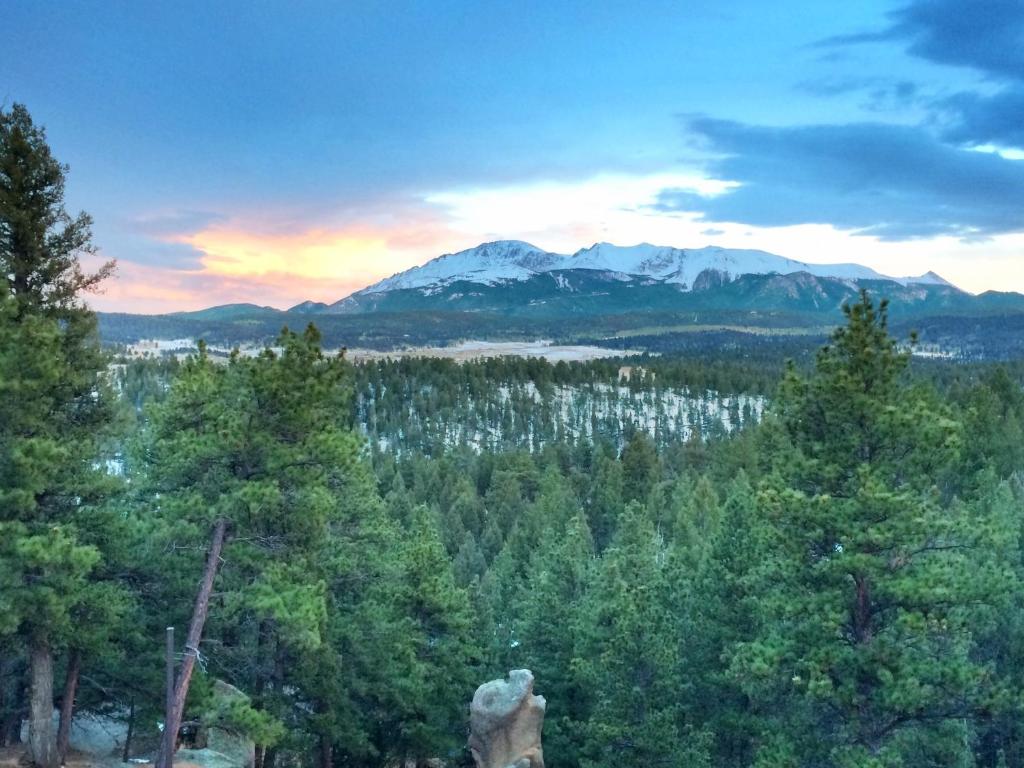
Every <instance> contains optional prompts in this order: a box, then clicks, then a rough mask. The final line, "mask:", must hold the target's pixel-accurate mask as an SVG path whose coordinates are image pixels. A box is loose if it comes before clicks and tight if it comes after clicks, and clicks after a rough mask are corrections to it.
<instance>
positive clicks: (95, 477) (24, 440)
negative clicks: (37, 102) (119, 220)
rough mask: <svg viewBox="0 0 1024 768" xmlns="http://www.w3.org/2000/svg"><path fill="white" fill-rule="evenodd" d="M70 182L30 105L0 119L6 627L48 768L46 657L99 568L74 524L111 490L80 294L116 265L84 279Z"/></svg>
mask: <svg viewBox="0 0 1024 768" xmlns="http://www.w3.org/2000/svg"><path fill="white" fill-rule="evenodd" d="M66 173H67V167H66V166H64V165H61V164H60V163H59V162H58V161H57V160H56V159H55V158H54V157H53V156H52V154H51V152H50V148H49V146H48V145H47V143H46V135H45V132H44V131H43V129H42V128H40V127H38V126H36V125H35V124H34V123H33V121H32V118H31V116H30V115H29V113H28V110H26V109H25V107H23V106H21V105H19V104H15V105H14V106H13V107H12V108H11V109H10V110H9V111H4V110H2V109H0V394H2V396H0V550H2V551H0V582H3V583H4V585H5V589H4V593H5V597H4V598H3V600H4V601H5V602H7V603H9V607H10V612H9V613H7V615H6V616H5V619H4V622H3V623H4V624H6V625H7V628H8V629H9V630H10V631H14V632H17V633H18V635H19V636H20V637H21V638H22V639H23V641H24V642H25V644H26V645H27V646H28V649H29V653H28V656H29V660H30V675H31V694H30V713H29V747H30V757H31V759H32V761H33V762H34V763H35V764H36V765H38V766H41V767H42V768H51V766H53V765H55V764H56V762H57V761H58V757H59V756H58V754H57V745H56V739H55V734H54V733H53V730H52V726H51V717H52V711H53V668H54V653H55V650H56V649H59V648H61V647H62V646H63V645H65V644H66V642H67V640H68V637H69V634H70V632H71V629H72V627H73V619H72V617H73V614H74V612H75V610H76V609H78V608H79V607H80V606H81V605H82V604H83V601H85V600H86V599H87V590H88V586H89V584H90V580H91V577H92V574H93V572H94V569H96V567H97V566H98V565H99V563H100V561H101V559H102V553H101V551H100V550H99V549H98V548H97V547H96V546H94V545H92V544H87V543H83V541H82V539H81V538H80V536H79V530H78V521H77V517H78V515H79V513H80V512H81V511H82V510H83V509H85V508H88V507H93V506H96V505H99V504H102V503H103V500H104V499H105V498H106V497H107V496H108V495H109V494H110V493H111V491H112V486H111V483H110V480H109V478H108V477H106V475H105V472H104V469H103V462H102V461H101V450H100V440H101V438H102V437H103V432H104V430H105V428H106V427H107V426H108V425H109V423H110V420H111V417H112V411H111V408H110V402H111V399H110V398H109V397H108V396H107V393H106V387H105V385H104V381H103V378H102V377H103V372H104V369H105V367H106V359H105V357H104V355H103V354H102V352H101V351H100V349H99V343H98V339H97V336H96V323H95V316H94V315H93V313H92V312H91V311H90V310H89V308H88V307H87V306H86V305H85V304H84V302H83V301H82V294H83V293H85V292H88V291H90V290H93V289H95V288H96V287H97V286H98V285H99V284H100V283H101V282H102V281H103V280H104V279H105V278H106V277H107V276H109V274H110V273H111V271H112V269H113V266H112V264H107V265H104V266H103V267H101V268H100V269H99V270H98V271H97V272H95V273H92V274H87V273H86V272H84V271H83V270H82V267H81V264H80V261H79V259H80V257H82V256H83V255H90V254H92V253H93V250H94V249H93V246H92V240H91V230H90V224H91V221H90V219H89V217H88V216H87V215H86V214H84V213H83V214H79V215H78V216H77V217H75V218H72V217H71V216H70V215H69V214H68V213H67V211H66V210H65V207H64V183H65V175H66Z"/></svg>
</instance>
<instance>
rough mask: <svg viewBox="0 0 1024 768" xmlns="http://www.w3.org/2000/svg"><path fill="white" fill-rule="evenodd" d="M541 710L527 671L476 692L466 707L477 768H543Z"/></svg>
mask: <svg viewBox="0 0 1024 768" xmlns="http://www.w3.org/2000/svg"><path fill="white" fill-rule="evenodd" d="M545 708H546V702H545V701H544V697H543V696H534V695H533V673H532V672H530V670H528V669H514V670H512V671H511V672H509V673H508V680H492V681H491V682H489V683H484V684H483V685H481V686H480V687H479V688H477V689H476V693H475V694H474V696H473V703H472V704H470V706H469V725H470V735H469V748H470V751H471V752H472V753H473V760H474V761H475V762H476V766H477V768H544V750H543V749H542V748H541V743H540V734H541V729H542V728H543V726H544V710H545Z"/></svg>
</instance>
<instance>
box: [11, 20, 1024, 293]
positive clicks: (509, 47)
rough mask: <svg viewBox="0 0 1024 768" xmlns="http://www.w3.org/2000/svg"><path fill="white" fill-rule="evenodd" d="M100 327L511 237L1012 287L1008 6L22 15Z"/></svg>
mask: <svg viewBox="0 0 1024 768" xmlns="http://www.w3.org/2000/svg"><path fill="white" fill-rule="evenodd" d="M2 15H3V27H4V30H3V44H2V45H0V104H4V105H7V106H9V105H10V104H12V103H16V102H17V103H23V104H25V105H26V106H27V107H28V109H29V110H30V112H31V113H32V115H33V118H34V119H35V120H36V122H38V123H40V124H42V125H44V126H45V127H46V129H47V136H48V139H49V142H50V145H51V147H52V148H53V150H54V152H55V154H56V155H57V157H58V158H60V159H61V160H62V161H63V162H66V163H68V164H69V166H70V171H69V176H68V186H67V197H68V205H69V207H70V208H71V209H72V210H73V211H77V210H85V211H87V212H89V213H90V214H91V215H92V217H93V219H94V222H95V223H94V230H93V231H94V240H95V243H96V245H97V246H98V248H99V251H98V253H97V254H96V256H94V257H89V258H90V260H91V261H98V260H99V259H102V258H115V259H117V261H118V276H117V278H116V279H114V280H111V281H109V282H108V283H107V285H106V288H105V290H104V292H103V293H102V294H100V295H97V296H95V297H93V298H92V299H91V300H90V301H91V303H92V305H93V306H95V307H96V308H97V309H101V310H111V311H128V312H145V313H156V312H170V311H179V310H189V309H197V308H201V307H206V306H211V305H216V304H224V303H231V302H253V303H257V304H261V305H270V306H275V307H279V308H286V307H288V306H291V305H293V304H296V303H298V302H300V301H303V300H307V299H308V300H316V301H328V302H331V301H335V300H337V299H340V298H343V297H344V296H347V295H348V294H349V293H351V292H353V291H355V290H358V289H359V288H362V287H364V286H366V285H368V284H370V283H372V282H375V281H376V280H379V279H381V278H383V277H387V276H389V275H391V274H393V273H395V272H398V271H401V270H403V269H406V268H409V267H411V266H414V265H417V264H421V263H424V262H425V261H427V260H429V259H430V258H433V257H435V256H438V255H440V254H442V253H447V252H453V251H457V250H461V249H464V248H469V247H472V246H474V245H477V244H478V243H481V242H485V241H490V240H496V239H519V240H526V241H529V242H531V243H533V244H534V245H536V246H539V247H542V248H545V249H547V250H551V251H556V252H561V253H572V252H574V251H576V250H578V249H579V248H583V247H587V246H589V245H591V244H593V243H594V242H599V241H607V242H613V243H616V244H619V245H631V244H634V243H638V242H652V243H655V244H658V245H672V246H676V247H683V248H686V247H694V248H696V247H702V246H705V245H709V244H714V245H720V246H723V247H737V248H760V249H763V250H767V251H771V252H773V253H778V254H780V255H783V256H787V257H790V258H796V259H801V260H804V261H808V262H818V263H828V262H846V261H855V262H858V263H861V264H865V265H867V266H870V267H873V268H875V269H877V270H878V271H880V272H883V273H886V274H890V275H900V276H902V275H912V274H921V273H923V272H925V271H928V270H933V271H935V272H937V273H939V274H941V275H942V276H944V277H945V278H947V279H948V280H950V281H952V282H953V283H955V284H956V285H958V286H960V287H962V288H964V289H965V290H969V291H972V292H981V291H985V290H1017V291H1022V292H1024V2H1022V0H895V1H890V0H859V1H858V2H855V3H839V2H822V1H821V0H773V2H765V1H764V0H717V1H716V2H706V1H702V2H695V1H691V0H676V1H675V2H667V1H661V0H631V1H630V2H615V1H612V0H608V1H606V2H601V1H595V0H587V1H586V2H583V1H581V0H559V2H532V1H531V0H517V1H516V2H493V1H492V0H462V1H461V2H455V1H452V0H429V2H427V1H417V2H412V1H410V2H391V1H390V0H367V1H366V2H364V1H363V0H330V1H329V2H328V1H324V2H316V1H314V0H290V1H288V2H260V0H246V1H245V2H232V1H230V0H223V1H221V2H217V3H210V2H206V1H205V0H204V1H203V2H190V1H188V0H176V2H173V3H156V2H141V3H140V2H136V1H135V0H125V1H124V2H120V1H118V0H103V1H102V2H100V1H98V0H97V1H96V2H79V1H76V0H59V1H57V2H49V1H48V0H7V1H6V2H5V3H4V5H3V14H2Z"/></svg>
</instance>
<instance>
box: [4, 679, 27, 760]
mask: <svg viewBox="0 0 1024 768" xmlns="http://www.w3.org/2000/svg"><path fill="white" fill-rule="evenodd" d="M15 674H17V676H18V677H17V682H16V683H15V684H14V686H13V696H12V697H11V699H10V700H9V701H8V702H7V703H6V705H5V706H4V709H5V710H6V711H7V714H6V716H4V718H3V719H2V720H0V747H10V746H13V745H15V744H20V743H21V722H22V720H24V719H25V714H26V711H25V691H26V690H27V689H28V683H27V682H26V677H25V674H24V672H23V671H21V670H16V671H15Z"/></svg>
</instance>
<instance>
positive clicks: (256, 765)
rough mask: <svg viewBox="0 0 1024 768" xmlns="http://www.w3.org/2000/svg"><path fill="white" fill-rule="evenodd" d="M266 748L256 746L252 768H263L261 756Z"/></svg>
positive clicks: (259, 745)
mask: <svg viewBox="0 0 1024 768" xmlns="http://www.w3.org/2000/svg"><path fill="white" fill-rule="evenodd" d="M266 751H267V748H266V747H264V746H263V745H262V744H257V745H256V755H255V758H254V759H253V764H252V765H253V768H263V755H264V754H265V753H266Z"/></svg>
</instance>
